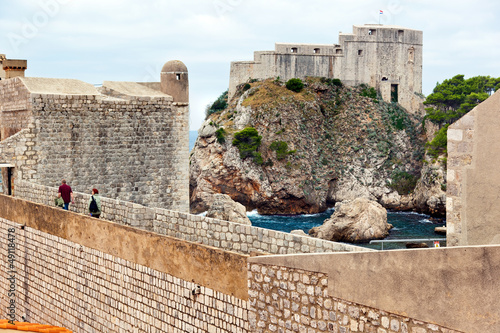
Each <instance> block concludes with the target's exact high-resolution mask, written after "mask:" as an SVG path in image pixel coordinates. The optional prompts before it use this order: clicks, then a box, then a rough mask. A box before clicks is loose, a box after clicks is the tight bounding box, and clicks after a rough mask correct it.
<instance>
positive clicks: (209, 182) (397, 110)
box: [190, 78, 444, 214]
mask: <svg viewBox="0 0 500 333" xmlns="http://www.w3.org/2000/svg"><path fill="white" fill-rule="evenodd" d="M248 127H252V128H255V129H256V130H257V132H258V134H259V135H260V136H261V139H260V140H259V141H260V145H259V146H258V148H257V150H256V151H255V152H253V154H254V155H253V156H254V157H253V158H252V157H246V158H242V154H241V152H240V150H239V149H238V148H237V147H236V146H235V145H233V139H234V136H235V134H236V133H238V132H239V131H241V130H243V129H244V128H248ZM425 141H426V135H425V131H423V129H422V127H421V119H418V118H416V117H414V116H412V115H410V114H408V113H407V112H406V111H405V110H404V109H402V108H401V107H399V106H398V105H397V104H388V103H385V102H383V101H381V100H379V99H378V98H377V96H376V93H375V92H374V91H373V89H370V88H369V87H366V86H360V87H346V86H343V85H339V82H335V81H332V80H328V79H320V78H311V79H308V80H306V82H305V87H304V89H303V90H302V91H300V92H298V93H297V92H293V91H290V90H288V89H287V88H286V87H285V85H284V83H282V82H280V81H278V80H266V81H263V82H253V83H250V84H246V85H245V86H243V85H242V86H240V89H239V90H238V93H237V94H236V95H235V97H234V98H233V100H231V101H229V106H228V107H226V108H225V109H224V110H221V111H218V112H215V113H213V114H211V115H210V116H209V118H208V119H207V120H206V121H205V123H204V124H203V125H202V127H201V128H200V130H199V135H198V139H197V142H196V145H195V147H194V149H193V150H192V152H191V156H190V196H191V211H192V212H194V213H196V212H201V211H205V210H207V208H208V207H209V206H210V204H211V200H212V198H213V194H214V193H225V194H228V195H229V196H230V197H231V198H232V199H233V200H235V201H237V202H240V203H242V204H243V205H245V206H246V207H247V209H255V208H256V209H257V210H258V211H259V213H261V214H299V213H317V212H320V211H323V210H325V209H326V208H327V207H329V206H333V204H334V203H335V202H338V201H344V200H353V199H355V198H358V197H364V198H368V199H371V200H376V201H378V202H380V203H381V204H382V205H384V206H385V207H388V208H393V209H405V210H408V209H418V210H419V211H424V212H432V211H439V210H440V207H439V206H440V205H441V206H443V207H444V200H443V201H442V202H441V201H440V200H441V199H443V197H442V194H444V192H442V190H441V187H442V186H441V183H440V182H439V181H438V183H439V186H438V185H436V184H434V183H433V186H434V187H437V188H438V189H439V190H440V191H441V193H434V192H432V193H431V195H430V196H429V195H428V194H429V192H428V187H429V184H428V183H429V181H430V179H428V180H427V182H426V181H418V180H419V179H420V178H421V171H422V166H423V153H424V143H425ZM429 168H432V166H431V165H429V164H426V165H425V166H424V171H426V170H427V169H429ZM434 171H435V170H433V171H428V170H427V171H426V172H425V173H424V174H426V175H427V174H432V173H433V172H434ZM441 176H443V175H441ZM424 178H425V177H424ZM415 187H416V188H415ZM437 192H439V191H437ZM431 197H432V198H431ZM429 205H435V206H436V207H434V208H432V209H430V208H429Z"/></svg>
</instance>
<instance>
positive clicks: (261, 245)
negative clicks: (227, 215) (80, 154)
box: [16, 181, 374, 254]
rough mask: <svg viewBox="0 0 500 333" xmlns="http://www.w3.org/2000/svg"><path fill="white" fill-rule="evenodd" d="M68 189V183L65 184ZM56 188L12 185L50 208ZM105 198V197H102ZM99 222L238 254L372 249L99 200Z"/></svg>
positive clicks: (83, 203) (80, 204)
mask: <svg viewBox="0 0 500 333" xmlns="http://www.w3.org/2000/svg"><path fill="white" fill-rule="evenodd" d="M69 184H70V185H71V183H69ZM57 189H58V188H57V187H49V186H44V185H39V184H34V183H31V182H26V181H16V196H18V197H20V198H23V199H26V200H30V201H33V202H38V203H41V204H45V205H49V206H53V205H54V203H53V201H54V198H55V196H56V195H57ZM102 194H103V195H105V193H102ZM89 198H90V194H86V193H79V192H75V205H70V210H72V211H74V212H77V213H83V214H88V212H87V204H88V200H89ZM101 201H102V213H101V218H103V219H107V220H110V221H113V222H116V223H120V224H124V225H128V226H133V227H137V228H141V229H144V230H147V231H154V232H156V233H159V234H161V235H168V236H171V237H176V238H179V239H184V240H187V241H191V242H197V243H201V244H205V245H208V246H214V247H217V248H220V249H223V250H227V251H235V252H238V253H242V254H250V253H252V252H264V253H270V254H292V253H323V252H357V251H374V250H372V249H368V248H364V247H360V246H355V245H350V244H345V243H337V242H331V241H327V240H323V239H319V238H313V237H308V236H299V235H293V234H290V233H286V232H280V231H274V230H269V229H265V228H259V227H254V226H249V225H244V224H239V223H235V222H229V221H223V220H219V219H213V218H209V217H205V216H200V215H192V214H189V213H182V212H176V211H171V210H167V209H162V208H151V207H145V206H142V205H139V204H134V203H131V202H126V201H121V200H116V199H110V198H105V197H101Z"/></svg>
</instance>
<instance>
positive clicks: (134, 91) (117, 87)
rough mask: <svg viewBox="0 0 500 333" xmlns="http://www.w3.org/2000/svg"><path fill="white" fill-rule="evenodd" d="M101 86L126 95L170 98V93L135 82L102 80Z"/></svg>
mask: <svg viewBox="0 0 500 333" xmlns="http://www.w3.org/2000/svg"><path fill="white" fill-rule="evenodd" d="M102 86H103V87H104V88H107V89H110V90H113V91H114V92H117V93H119V94H123V95H127V96H135V97H167V98H172V97H171V96H170V95H167V94H164V93H162V92H161V91H158V90H154V89H151V88H149V87H146V86H145V85H142V84H140V83H137V82H124V81H104V83H103V85H102Z"/></svg>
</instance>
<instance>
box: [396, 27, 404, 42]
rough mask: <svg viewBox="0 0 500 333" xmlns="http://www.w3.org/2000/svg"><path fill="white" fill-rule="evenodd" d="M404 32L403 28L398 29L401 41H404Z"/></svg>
mask: <svg viewBox="0 0 500 333" xmlns="http://www.w3.org/2000/svg"><path fill="white" fill-rule="evenodd" d="M404 33H405V32H404V31H403V30H398V40H399V41H400V42H402V41H403V36H404Z"/></svg>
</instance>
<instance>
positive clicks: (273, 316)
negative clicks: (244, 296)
mask: <svg viewBox="0 0 500 333" xmlns="http://www.w3.org/2000/svg"><path fill="white" fill-rule="evenodd" d="M249 270H250V272H249V281H250V282H249V285H250V286H251V287H250V290H249V295H250V297H249V300H248V303H249V313H248V320H249V327H250V331H251V332H259V333H260V332H275V331H277V330H282V331H290V332H297V331H298V332H311V333H320V332H373V333H375V332H377V333H387V332H390V333H460V332H459V331H455V330H451V329H447V328H445V327H442V326H439V325H436V324H433V323H429V322H422V321H419V320H416V319H412V318H409V317H408V316H405V315H399V314H395V313H390V312H386V311H383V310H380V309H378V308H375V307H369V306H366V305H362V304H358V303H354V302H351V301H348V300H345V299H341V298H336V297H332V296H331V295H330V293H329V291H328V283H329V278H328V275H327V274H325V273H323V272H317V271H308V270H303V269H296V268H294V267H289V266H281V265H264V264H258V263H252V264H249ZM375 288H376V287H375Z"/></svg>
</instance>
